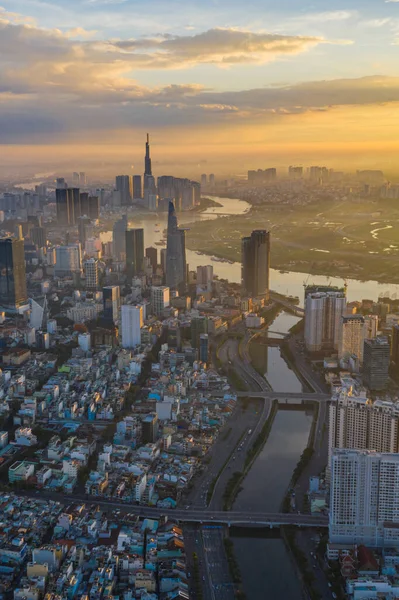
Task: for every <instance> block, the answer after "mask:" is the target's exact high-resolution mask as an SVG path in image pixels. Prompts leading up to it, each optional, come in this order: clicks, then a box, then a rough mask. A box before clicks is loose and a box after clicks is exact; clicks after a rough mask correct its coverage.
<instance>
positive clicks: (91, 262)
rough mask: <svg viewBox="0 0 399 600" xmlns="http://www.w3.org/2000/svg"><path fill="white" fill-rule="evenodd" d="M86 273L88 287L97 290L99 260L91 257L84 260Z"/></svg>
mask: <svg viewBox="0 0 399 600" xmlns="http://www.w3.org/2000/svg"><path fill="white" fill-rule="evenodd" d="M84 273H85V277H86V289H88V290H96V289H97V288H98V282H99V279H98V260H97V259H96V258H89V259H88V260H85V262H84Z"/></svg>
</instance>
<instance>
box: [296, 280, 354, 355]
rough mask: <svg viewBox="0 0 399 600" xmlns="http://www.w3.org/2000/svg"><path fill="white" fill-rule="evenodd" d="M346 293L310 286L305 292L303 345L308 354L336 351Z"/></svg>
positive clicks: (339, 290) (342, 290)
mask: <svg viewBox="0 0 399 600" xmlns="http://www.w3.org/2000/svg"><path fill="white" fill-rule="evenodd" d="M345 312H346V291H345V290H344V289H338V288H332V287H331V288H330V287H316V286H310V287H307V288H306V290H305V344H306V348H307V350H309V351H310V352H318V351H320V350H324V349H327V350H338V346H339V340H340V337H341V335H340V334H341V327H342V315H344V314H345Z"/></svg>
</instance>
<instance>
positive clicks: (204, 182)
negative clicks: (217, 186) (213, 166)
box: [201, 173, 207, 187]
mask: <svg viewBox="0 0 399 600" xmlns="http://www.w3.org/2000/svg"><path fill="white" fill-rule="evenodd" d="M206 184H207V176H206V173H203V174H202V175H201V185H203V186H204V187H206Z"/></svg>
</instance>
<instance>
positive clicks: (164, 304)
mask: <svg viewBox="0 0 399 600" xmlns="http://www.w3.org/2000/svg"><path fill="white" fill-rule="evenodd" d="M151 304H152V310H153V312H154V314H155V315H157V316H161V315H162V314H163V311H164V310H165V308H168V307H169V306H170V289H169V288H168V287H167V286H165V285H159V286H153V287H152V288H151Z"/></svg>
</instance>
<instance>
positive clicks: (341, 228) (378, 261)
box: [187, 198, 399, 284]
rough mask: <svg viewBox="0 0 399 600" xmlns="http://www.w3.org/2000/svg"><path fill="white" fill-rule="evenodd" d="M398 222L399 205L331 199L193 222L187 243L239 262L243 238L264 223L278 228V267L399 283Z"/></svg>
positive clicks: (274, 250)
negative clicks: (256, 224)
mask: <svg viewBox="0 0 399 600" xmlns="http://www.w3.org/2000/svg"><path fill="white" fill-rule="evenodd" d="M221 200H222V198H221ZM316 215H317V216H316ZM398 220H399V207H397V206H396V207H395V206H393V205H392V203H387V202H384V201H376V200H372V199H370V200H367V199H362V201H361V202H356V203H352V204H350V203H349V202H336V201H334V200H333V199H332V200H331V201H330V202H329V203H328V204H327V205H326V203H325V202H324V203H322V202H315V203H312V204H310V205H306V206H286V205H284V206H280V205H273V206H269V205H268V206H263V205H261V206H251V208H250V210H249V211H246V212H245V213H244V214H242V215H240V216H235V215H232V216H230V217H227V218H224V219H223V220H222V221H219V222H218V223H217V224H215V225H212V227H211V228H210V227H208V225H204V224H203V223H198V222H197V223H193V224H192V226H191V224H190V235H189V236H188V237H187V247H188V248H190V249H191V250H196V251H198V250H200V251H201V252H203V253H205V254H208V255H210V256H216V257H219V258H224V259H227V260H232V261H237V262H238V261H240V254H241V248H240V238H241V237H243V236H245V235H249V233H250V232H251V230H252V229H253V228H254V224H255V223H262V226H263V227H265V228H267V229H271V230H272V231H273V238H272V252H271V266H272V267H273V268H274V269H277V270H281V271H291V272H297V273H298V272H306V273H310V274H312V275H315V276H318V275H326V276H330V277H342V278H353V279H357V280H360V281H362V280H368V279H375V280H376V281H379V282H381V283H392V284H398V283H399V273H397V270H396V268H395V267H396V263H397V259H398V257H399V231H398V228H397V221H398ZM379 224H381V226H380V227H379V226H378V225H379Z"/></svg>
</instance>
